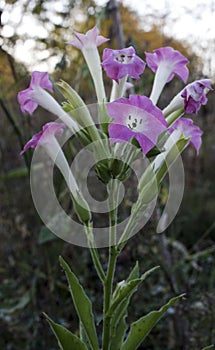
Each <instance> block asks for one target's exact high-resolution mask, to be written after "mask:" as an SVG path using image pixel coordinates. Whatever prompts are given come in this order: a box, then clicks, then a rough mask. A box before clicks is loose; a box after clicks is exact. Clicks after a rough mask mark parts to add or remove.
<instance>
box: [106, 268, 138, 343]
mask: <svg viewBox="0 0 215 350" xmlns="http://www.w3.org/2000/svg"><path fill="white" fill-rule="evenodd" d="M138 277H139V265H138V262H137V263H136V265H135V266H134V268H133V269H132V271H131V273H130V275H129V276H128V278H127V280H126V282H130V281H132V280H134V279H137V278H138ZM130 298H131V296H129V297H127V298H126V299H125V300H123V301H122V302H121V303H119V305H117V307H116V309H115V312H114V313H113V315H112V319H111V342H110V350H116V349H120V348H121V346H122V343H123V340H124V337H125V333H126V330H127V324H126V317H127V312H128V310H127V309H128V305H129V302H130Z"/></svg>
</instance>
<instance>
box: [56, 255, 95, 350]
mask: <svg viewBox="0 0 215 350" xmlns="http://www.w3.org/2000/svg"><path fill="white" fill-rule="evenodd" d="M60 264H61V266H62V268H63V269H64V270H65V273H66V276H67V279H68V283H69V289H70V292H71V296H72V299H73V303H74V305H75V309H76V312H77V314H78V317H79V320H80V322H81V323H82V326H83V328H84V330H85V333H86V336H87V338H88V341H89V343H90V346H91V348H92V349H93V350H99V346H98V339H97V335H96V329H95V323H94V317H93V313H92V303H91V301H90V299H89V298H88V296H87V295H86V293H85V291H84V289H83V287H82V286H81V285H80V283H79V281H78V279H77V277H76V276H75V275H74V273H73V272H72V271H71V270H70V268H69V265H68V264H67V263H66V262H65V261H64V259H63V258H62V257H60Z"/></svg>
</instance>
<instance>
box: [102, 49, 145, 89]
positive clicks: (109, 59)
mask: <svg viewBox="0 0 215 350" xmlns="http://www.w3.org/2000/svg"><path fill="white" fill-rule="evenodd" d="M102 60H103V61H102V64H101V65H102V67H103V68H104V70H105V72H106V74H107V76H108V77H109V78H111V79H113V80H115V81H116V82H117V83H118V81H119V79H122V78H123V77H125V76H126V75H129V76H130V77H131V78H135V79H139V76H140V74H142V73H143V71H144V69H145V62H144V61H143V60H142V59H141V58H139V57H138V56H137V55H136V53H135V50H134V48H133V47H132V46H130V47H128V48H125V49H121V50H111V49H108V48H107V49H104V52H103V56H102Z"/></svg>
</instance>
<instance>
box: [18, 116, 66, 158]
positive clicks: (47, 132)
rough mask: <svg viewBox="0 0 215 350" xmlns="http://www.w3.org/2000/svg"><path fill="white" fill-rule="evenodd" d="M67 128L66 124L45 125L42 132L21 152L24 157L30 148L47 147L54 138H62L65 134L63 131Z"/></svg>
mask: <svg viewBox="0 0 215 350" xmlns="http://www.w3.org/2000/svg"><path fill="white" fill-rule="evenodd" d="M64 128H65V124H63V123H56V122H50V123H47V124H45V125H44V126H43V127H42V130H41V131H40V132H38V133H37V134H35V135H34V136H33V137H32V138H31V139H30V140H29V141H28V142H27V143H26V145H25V146H24V148H23V150H22V151H21V152H20V155H22V154H23V153H24V152H26V151H27V150H28V149H29V148H36V147H37V146H38V145H42V146H45V145H46V144H48V143H49V144H50V143H51V142H52V140H53V138H54V137H55V136H56V135H57V136H61V135H62V134H63V130H64Z"/></svg>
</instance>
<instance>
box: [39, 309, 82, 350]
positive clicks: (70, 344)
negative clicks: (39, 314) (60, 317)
mask: <svg viewBox="0 0 215 350" xmlns="http://www.w3.org/2000/svg"><path fill="white" fill-rule="evenodd" d="M44 315H45V317H46V319H47V321H48V323H49V325H50V327H51V329H52V331H53V333H54V334H55V336H56V338H57V340H58V343H59V346H60V348H61V350H72V349H75V350H87V347H86V345H85V344H84V343H83V342H82V341H81V340H80V339H79V338H78V337H77V336H76V335H75V334H73V333H71V332H70V331H69V330H68V329H66V328H65V327H63V326H61V325H60V324H58V323H55V322H54V321H53V320H52V319H51V318H49V317H48V316H47V315H46V314H45V313H44Z"/></svg>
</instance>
